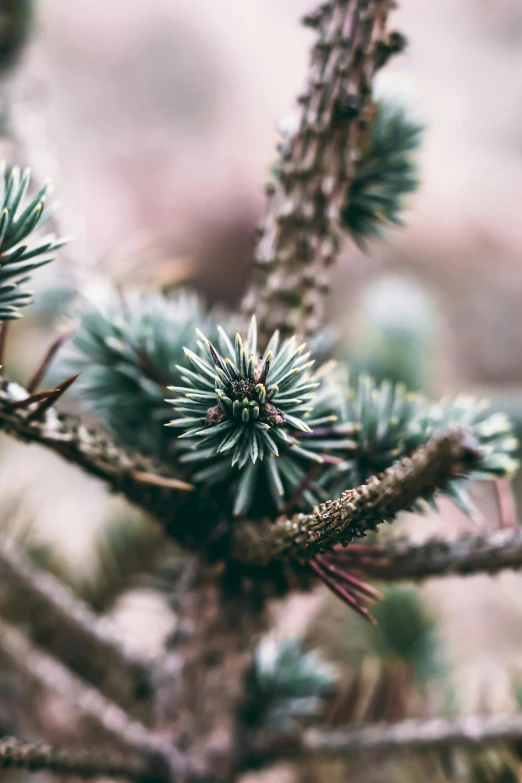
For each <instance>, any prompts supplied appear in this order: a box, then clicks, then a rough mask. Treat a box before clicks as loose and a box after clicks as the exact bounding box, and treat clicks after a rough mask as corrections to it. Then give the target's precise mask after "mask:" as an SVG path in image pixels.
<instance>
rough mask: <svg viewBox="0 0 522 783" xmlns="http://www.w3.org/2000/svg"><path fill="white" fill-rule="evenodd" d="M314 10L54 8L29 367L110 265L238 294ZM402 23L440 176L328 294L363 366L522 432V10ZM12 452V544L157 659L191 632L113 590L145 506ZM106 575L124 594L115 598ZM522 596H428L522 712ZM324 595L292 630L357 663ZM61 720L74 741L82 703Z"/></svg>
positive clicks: (430, 0)
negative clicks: (54, 241)
mask: <svg viewBox="0 0 522 783" xmlns="http://www.w3.org/2000/svg"><path fill="white" fill-rule="evenodd" d="M309 8H310V3H309V2H308V0H285V1H284V2H280V0H249V2H244V0H221V2H219V3H217V2H215V0H197V2H194V0H176V2H172V0H111V2H110V3H107V2H106V0H105V2H102V0H75V2H74V3H72V2H68V0H38V2H35V19H34V29H33V32H32V36H31V39H30V42H29V45H28V46H27V48H26V50H25V52H24V54H23V57H22V59H21V61H20V63H19V64H18V65H17V67H16V70H15V72H14V73H12V74H11V73H10V74H9V76H8V77H6V76H4V77H3V79H4V84H3V87H2V94H3V96H4V100H7V101H8V102H9V103H10V123H11V126H12V129H13V131H12V134H11V137H10V138H7V139H6V140H5V145H6V147H7V148H8V150H9V154H10V155H14V154H16V155H17V156H18V158H19V160H18V162H19V163H20V164H23V165H25V164H30V165H31V166H32V167H33V168H34V170H35V172H36V173H37V176H38V177H41V178H42V179H44V178H45V177H47V176H50V177H51V178H52V179H53V181H54V183H55V185H56V193H57V196H58V198H59V199H60V201H61V202H62V209H61V211H60V218H59V220H60V227H61V230H62V231H63V232H64V233H66V234H72V235H74V237H75V239H74V242H73V243H71V244H70V245H69V246H68V247H67V248H66V249H65V250H64V251H63V252H62V253H61V260H60V261H59V262H57V263H56V264H55V265H51V266H50V267H48V268H46V269H45V270H44V271H43V272H42V273H41V274H40V276H39V278H38V280H37V281H36V283H37V284H38V285H39V287H40V291H39V294H40V295H39V297H38V298H37V304H36V305H35V306H34V307H33V308H31V310H30V311H29V314H28V315H27V317H26V318H24V320H23V322H22V323H21V324H16V325H15V327H14V328H13V329H12V333H11V337H10V342H9V350H8V354H7V361H6V366H7V370H8V373H9V374H10V375H11V377H16V378H18V379H22V380H23V379H24V378H25V377H27V375H28V374H30V373H31V371H33V370H34V368H35V366H36V365H37V364H38V361H39V358H40V357H41V355H42V353H43V352H44V351H45V348H46V347H47V345H48V344H49V342H50V340H51V339H52V335H53V334H54V333H55V331H56V329H57V328H59V326H60V324H61V323H62V322H63V319H64V317H65V314H66V313H67V308H68V307H69V305H70V304H71V302H72V301H73V300H74V299H75V297H76V296H77V294H78V293H84V292H86V291H87V292H89V293H90V294H92V293H93V292H96V290H97V288H98V287H100V286H103V280H104V278H105V277H107V276H108V277H110V278H111V279H113V280H115V281H116V282H117V283H118V284H119V285H121V286H124V287H128V288H133V287H139V288H147V289H155V288H158V287H162V288H165V289H169V288H172V287H174V286H176V285H178V284H179V283H190V284H192V285H194V286H195V287H196V288H197V289H198V290H199V291H200V292H201V293H202V294H203V295H204V296H206V297H207V298H208V300H209V301H211V302H212V303H221V304H223V303H224V304H227V305H233V304H234V303H236V302H237V301H238V298H239V297H240V295H241V293H242V291H243V289H244V286H245V284H246V281H247V276H248V269H249V262H250V256H251V250H252V244H253V231H254V228H255V225H256V222H257V220H258V219H259V217H260V215H261V213H262V210H263V207H264V195H263V187H262V186H263V183H264V182H265V180H266V179H267V176H268V172H269V168H270V166H271V164H272V163H273V161H274V158H275V145H276V143H277V138H278V124H279V122H280V120H281V119H283V118H285V117H286V116H288V115H289V114H291V113H292V111H293V101H294V97H295V95H296V94H297V93H298V91H299V89H300V86H301V85H302V83H303V80H304V77H305V74H306V67H307V60H308V47H309V45H310V41H311V33H310V32H309V31H307V30H306V29H305V28H303V27H301V26H300V25H299V24H298V21H299V18H300V16H301V15H302V14H303V13H304V12H305V11H306V10H308V9H309ZM1 23H2V16H1V14H0V25H1ZM393 28H397V29H400V30H401V31H402V32H404V33H405V34H406V36H407V38H408V40H409V47H408V49H407V51H406V53H405V54H403V55H401V56H400V57H398V58H396V59H395V60H394V61H393V62H392V64H391V65H389V66H387V67H386V68H385V69H384V70H383V71H382V72H381V74H380V75H379V78H378V81H377V84H376V93H377V95H379V96H386V97H395V98H396V99H397V100H398V101H399V102H400V103H402V104H404V105H406V106H407V107H408V108H409V110H410V112H411V113H412V114H413V116H414V117H418V118H419V119H420V120H421V121H422V122H424V123H425V124H426V133H425V140H424V145H423V148H422V151H421V153H420V171H421V179H422V186H421V189H420V191H419V192H418V193H417V194H415V195H414V196H413V197H412V198H411V204H410V206H409V209H408V211H407V213H406V214H405V216H404V217H405V220H406V224H407V227H406V229H405V230H400V231H390V232H389V233H388V235H387V241H386V243H380V242H376V243H375V244H373V245H370V246H369V247H368V250H367V252H366V253H365V254H362V252H361V251H360V250H358V249H357V248H355V247H354V246H353V245H350V244H349V242H348V241H347V242H346V246H345V248H344V251H343V254H342V259H341V261H340V263H339V264H338V266H337V268H336V270H335V272H334V274H335V284H334V286H333V292H334V293H333V295H332V307H331V312H332V318H333V320H334V322H335V324H336V325H337V327H338V329H339V331H340V333H341V336H342V341H341V346H342V353H343V355H344V356H346V357H347V358H348V359H349V360H350V362H351V363H352V365H353V366H354V367H355V368H357V369H358V370H359V369H366V370H368V371H369V372H371V373H372V374H375V375H377V376H378V377H391V378H392V379H393V380H403V381H404V382H405V383H406V384H407V385H408V386H409V387H410V388H415V389H422V390H425V391H427V392H429V393H430V394H432V395H444V394H453V393H455V392H457V391H466V392H470V393H474V394H479V395H485V396H487V397H489V398H491V399H492V400H493V401H494V405H495V406H496V407H498V408H499V409H503V410H506V411H507V412H508V413H509V414H510V415H511V416H512V417H513V419H514V420H515V422H516V424H517V429H518V430H520V429H521V428H522V304H521V303H522V233H521V230H520V225H521V221H520V208H521V204H522V4H521V3H520V2H519V0H459V2H458V3H455V2H453V0H402V2H401V3H400V8H399V9H398V10H397V12H396V13H395V14H394V16H393ZM6 96H7V98H6ZM12 136H14V141H13V138H12ZM70 404H71V405H72V407H74V406H75V405H76V403H74V401H73V402H71V403H70ZM519 423H520V424H519ZM0 460H1V464H0V497H2V506H1V508H0V523H2V524H3V525H4V527H5V529H6V535H7V534H9V535H13V536H15V537H16V536H18V537H20V536H24V537H25V538H27V537H28V538H29V539H30V547H31V548H32V550H33V551H34V552H35V553H36V554H35V556H38V557H40V558H43V559H44V560H46V562H47V563H49V562H50V561H52V562H53V564H54V566H53V567H54V568H55V570H59V571H60V572H61V573H62V574H63V575H65V577H66V578H67V579H68V580H69V581H70V582H72V583H73V586H75V588H76V589H77V590H78V591H79V592H80V593H81V594H82V595H84V596H86V597H87V598H89V600H92V601H93V603H94V604H95V605H96V601H99V602H100V603H99V606H101V607H103V608H104V609H107V610H108V611H110V612H111V614H112V615H113V616H114V617H115V618H116V620H117V622H118V623H119V624H120V627H121V629H122V632H124V633H126V634H129V636H130V637H132V638H134V639H135V640H136V641H137V643H140V644H147V645H148V646H149V647H151V648H152V649H159V648H160V646H161V644H162V641H163V639H164V637H165V635H166V634H168V633H169V632H170V631H171V629H172V627H173V624H175V617H174V616H173V615H172V613H171V612H170V609H169V604H168V600H167V599H166V598H165V595H164V592H162V591H161V590H159V589H157V587H155V586H154V585H153V586H151V585H150V584H148V583H147V580H139V579H138V580H137V582H136V586H135V587H133V589H132V590H130V591H129V590H125V591H124V592H123V593H120V592H119V591H118V589H117V587H116V588H114V587H113V586H112V582H111V579H114V580H116V584H117V583H118V582H117V575H116V576H115V574H117V573H118V571H119V570H121V568H122V566H121V563H120V561H119V555H118V552H119V550H118V542H117V540H116V539H117V536H116V539H115V538H114V535H113V534H112V533H111V530H113V529H115V528H114V520H124V522H125V524H131V523H132V525H134V528H133V529H136V530H138V531H141V532H140V533H139V534H137V535H142V534H143V535H144V536H146V534H145V533H143V530H144V526H145V527H147V526H146V525H145V523H143V522H142V521H141V520H140V518H139V517H138V515H137V512H135V511H133V510H130V509H129V508H127V507H126V506H125V505H124V503H123V501H120V500H119V499H115V498H110V497H108V495H107V493H106V492H105V490H104V488H103V487H102V486H101V485H99V484H97V483H96V482H95V481H93V480H91V479H88V478H86V477H84V476H83V475H81V474H80V473H79V472H78V471H77V470H76V469H73V468H71V467H69V466H67V465H65V464H63V463H62V462H60V461H59V460H58V458H55V457H53V456H52V455H48V454H43V453H41V452H40V450H39V449H38V448H36V447H31V448H27V447H24V446H21V445H17V444H13V443H11V442H7V441H6V440H5V439H4V438H2V439H0ZM477 502H478V504H479V507H480V508H481V510H482V512H483V519H482V520H480V521H479V522H476V523H474V522H471V521H469V520H468V519H466V518H465V517H464V516H463V515H462V514H461V513H460V512H459V511H457V510H456V509H455V508H454V507H452V506H450V505H449V504H445V506H444V514H442V515H439V516H432V515H427V516H426V517H423V518H422V519H418V518H416V519H415V520H411V519H410V520H404V521H403V522H401V523H400V525H399V526H398V529H401V530H402V531H404V529H406V528H407V529H408V532H409V533H410V534H411V535H412V536H414V537H416V538H417V539H422V538H423V537H427V536H429V535H432V534H434V533H439V532H440V533H441V534H444V535H447V536H455V535H456V534H457V533H458V532H462V531H463V530H471V531H476V526H477V525H479V526H480V527H482V528H484V529H491V528H494V527H495V526H497V525H498V524H499V515H498V503H497V498H496V497H495V493H494V491H493V490H492V489H491V488H488V490H487V491H486V490H485V489H484V488H478V489H477ZM111 526H112V527H111ZM116 527H117V526H116ZM147 529H148V528H147ZM28 531H29V532H28ZM111 535H112V538H111ZM115 541H116V543H115ZM154 551H155V549H154V546H153V545H152V544H151V552H154ZM49 552H52V555H50V554H49ZM100 552H105V555H104V556H100ZM107 553H108V554H107ZM152 557H153V555H152V554H151V558H152ZM100 563H101V564H102V565H100ZM58 564H59V565H58ZM136 570H139V569H136ZM104 579H105V580H107V581H108V582H111V588H110V589H109V590H108V594H110V600H105V599H103V600H102V599H100V598H99V595H100V591H101V592H103V589H102V588H100V584H101V583H103V580H104ZM521 588H522V579H521V577H519V576H518V575H515V574H511V573H504V574H502V575H500V576H499V577H496V578H495V579H493V580H492V579H489V578H486V577H479V576H478V577H473V578H468V579H466V580H457V579H452V580H449V581H444V582H442V581H441V582H436V581H434V582H432V583H429V584H427V585H425V586H423V587H422V588H421V589H420V590H419V593H418V594H419V595H420V596H421V599H422V602H423V608H422V611H425V610H426V611H428V612H429V614H430V618H431V620H430V623H434V624H435V626H436V629H437V634H438V637H439V638H440V640H441V641H440V643H441V646H442V648H443V649H444V656H445V660H446V664H447V666H448V667H449V669H450V670H451V672H452V680H451V681H452V684H453V685H452V687H453V692H454V698H455V702H456V703H457V705H458V709H459V710H460V711H468V710H477V709H483V710H492V709H511V708H513V706H514V705H515V702H516V698H515V696H514V690H513V678H514V677H515V678H516V677H517V676H518V669H519V667H520V666H521V664H522V599H521V598H520V596H521V594H522V591H521ZM111 591H112V592H111ZM96 596H98V597H96ZM322 601H323V594H322V593H320V594H319V593H318V594H317V595H313V596H307V597H306V598H303V599H299V600H297V599H295V600H293V602H292V603H291V605H290V606H289V607H287V610H286V614H285V622H284V625H285V629H286V632H287V633H288V632H290V633H296V634H306V635H308V638H309V639H310V640H311V641H313V642H314V644H318V640H319V639H321V644H322V647H323V648H325V656H326V657H327V658H330V659H335V660H336V661H337V662H338V663H339V665H341V666H345V667H349V666H351V665H352V663H353V660H354V655H355V656H356V658H357V660H358V661H359V660H360V656H361V651H360V649H358V650H357V651H356V653H355V652H354V649H353V647H354V642H353V638H354V635H353V624H351V623H350V622H346V621H345V620H343V619H342V618H341V617H340V616H339V615H340V614H341V615H343V616H344V613H345V608H344V607H343V606H342V605H339V606H338V605H337V603H336V602H335V599H326V603H327V611H324V612H322V613H321V623H320V627H318V626H317V621H316V620H315V619H314V618H315V617H316V616H317V614H316V613H317V608H318V606H319V604H320V602H322ZM419 611H420V610H419ZM151 618H152V619H151ZM145 627H146V630H144V628H145ZM357 627H358V628H359V626H357ZM430 628H431V625H430ZM289 629H290V631H289ZM430 632H431V631H430ZM373 643H374V644H376V642H375V640H374V642H373ZM368 644H370V642H369V643H368ZM359 647H360V645H359ZM379 649H381V648H379ZM372 650H373V652H372V655H374V656H377V657H378V656H379V655H380V654H381V653H377V652H376V651H375V650H376V647H375V646H374V647H373V648H372ZM357 656H359V657H357ZM357 665H358V664H357ZM8 682H9V683H11V680H8ZM6 687H7V686H6ZM7 698H8V697H7V696H6V697H5V699H7ZM2 703H3V702H2V690H1V688H0V709H1V706H2ZM49 714H50V715H51V717H50V718H49V717H48V718H47V719H48V720H51V722H52V720H55V721H56V722H57V726H58V728H57V729H56V730H57V731H59V728H60V720H62V721H63V717H60V715H59V713H57V712H56V711H55V712H52V710H50V713H49ZM0 719H1V715H0ZM6 720H7V719H6ZM0 733H2V732H0ZM279 774H280V777H279V778H278V779H279V780H283V774H284V775H286V774H288V775H289V776H290V778H289V779H292V774H293V773H292V771H291V770H289V771H284V772H283V771H282V770H281V771H280V773H279Z"/></svg>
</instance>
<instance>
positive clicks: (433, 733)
mask: <svg viewBox="0 0 522 783" xmlns="http://www.w3.org/2000/svg"><path fill="white" fill-rule="evenodd" d="M521 738H522V715H475V716H471V715H470V716H467V717H465V718H461V719H460V720H457V721H454V722H453V721H447V720H442V719H435V720H429V721H415V720H407V721H403V722H400V723H396V724H390V725H387V724H377V725H374V726H366V727H363V728H360V729H339V730H330V729H328V730H322V729H308V730H307V731H305V732H304V733H303V735H302V739H301V740H300V741H298V745H299V747H298V748H297V747H296V751H297V752H298V753H299V755H306V754H313V755H321V756H337V757H339V756H343V757H344V756H349V755H354V754H360V753H363V752H364V753H368V752H369V751H372V752H376V753H377V752H378V753H383V754H384V753H398V752H404V751H406V752H410V753H411V752H416V751H431V750H440V749H443V748H448V747H460V748H468V749H473V748H481V747H483V746H486V745H494V744H496V745H498V744H500V745H502V744H505V743H509V742H513V741H520V739H521Z"/></svg>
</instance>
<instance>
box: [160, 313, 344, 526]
mask: <svg viewBox="0 0 522 783" xmlns="http://www.w3.org/2000/svg"><path fill="white" fill-rule="evenodd" d="M218 332H219V335H218V345H219V351H220V352H219V353H218V351H217V350H216V348H215V347H214V346H213V344H212V343H211V342H209V341H208V340H207V338H206V337H205V336H204V335H203V334H200V340H199V342H198V353H194V352H193V351H191V350H189V349H186V351H185V354H186V364H187V363H188V364H190V366H191V369H189V368H188V367H187V366H186V365H185V367H179V368H178V370H179V371H180V372H181V373H182V379H183V382H184V383H185V384H186V385H185V386H173V387H171V388H172V390H173V391H175V392H176V393H177V395H178V396H177V397H176V398H175V399H173V400H171V402H172V403H173V404H174V408H175V411H176V413H177V414H178V418H176V419H174V420H173V421H171V422H170V425H171V426H173V427H180V428H183V429H184V430H185V432H183V434H182V435H181V436H180V437H181V438H182V439H189V440H188V447H189V448H190V451H189V452H188V453H186V454H185V455H184V456H183V457H182V458H181V460H182V462H185V463H194V464H195V465H196V466H197V465H198V464H199V463H201V462H203V463H205V466H204V467H203V468H202V469H197V471H196V473H195V474H194V476H193V479H194V480H195V481H204V482H206V483H215V482H218V481H222V480H227V481H230V478H231V477H233V476H234V474H235V473H236V472H237V471H240V475H239V480H238V481H237V484H236V489H235V500H234V513H235V514H236V515H241V514H245V513H246V512H247V511H248V509H249V507H250V505H251V503H252V499H253V496H254V491H255V489H256V482H257V479H258V476H259V470H258V468H259V465H260V464H261V465H262V466H263V468H264V470H263V477H264V479H265V480H266V483H267V484H268V487H269V490H270V494H271V497H272V500H273V502H274V504H275V509H272V512H273V511H274V510H276V509H277V508H281V507H282V506H283V505H284V503H285V502H288V500H289V499H291V498H292V496H293V494H294V493H295V492H296V491H297V490H298V489H299V487H300V484H301V483H302V481H303V480H305V479H306V475H307V472H308V470H309V468H310V465H313V464H316V465H321V464H322V463H323V462H324V461H325V459H328V458H327V457H326V456H323V452H326V451H328V450H329V451H336V450H338V449H340V448H342V447H343V445H346V444H344V442H343V441H342V440H336V439H335V438H330V439H328V438H326V439H325V438H324V437H318V438H316V437H315V435H317V434H321V428H322V427H323V426H325V425H326V426H329V427H330V428H332V426H333V425H334V423H335V420H336V416H335V414H333V413H332V411H331V410H330V411H329V410H328V404H327V403H326V402H325V401H324V400H323V398H322V395H319V396H317V395H316V391H317V389H318V388H319V387H320V386H321V373H314V372H313V370H312V367H313V364H314V361H313V360H312V361H309V359H310V353H309V352H305V349H306V344H305V343H303V344H301V345H299V344H298V343H297V340H296V339H295V338H294V337H292V338H290V339H288V340H286V341H284V342H282V343H281V341H280V339H279V334H278V332H276V333H275V334H274V335H273V337H272V338H271V340H270V341H269V343H268V346H267V348H266V350H265V352H264V353H263V354H262V355H261V356H259V354H258V352H257V330H256V321H255V318H253V319H252V321H251V324H250V328H249V331H248V336H247V338H246V341H245V342H243V339H242V338H241V335H240V334H239V333H236V337H235V341H234V343H232V341H231V340H230V338H229V337H228V335H227V334H226V332H225V331H224V329H222V328H218ZM330 407H331V406H330ZM180 417H181V418H180ZM303 433H306V434H307V435H309V436H310V437H308V438H307V442H306V447H305V445H303V443H302V441H301V440H300V439H299V435H300V434H303ZM336 434H337V433H336ZM330 459H334V460H335V459H337V458H335V457H333V458H330ZM236 466H237V467H236ZM305 495H306V498H307V499H308V500H309V501H311V502H313V496H312V495H309V493H308V492H307V491H306V489H305Z"/></svg>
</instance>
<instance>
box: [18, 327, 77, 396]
mask: <svg viewBox="0 0 522 783" xmlns="http://www.w3.org/2000/svg"><path fill="white" fill-rule="evenodd" d="M75 328H76V324H73V325H71V326H69V327H68V328H67V329H64V330H63V331H62V332H61V333H60V334H59V335H58V337H56V339H55V340H54V341H53V342H52V343H51V345H50V346H49V348H48V350H47V351H46V353H45V355H44V357H43V359H42V361H41V362H40V364H39V365H38V367H37V369H36V371H35V373H34V375H33V377H32V378H31V380H30V381H29V383H28V384H27V391H28V392H29V394H34V392H35V391H36V390H37V389H38V387H39V385H40V384H41V382H42V381H43V379H44V376H45V374H46V372H47V370H48V369H49V367H50V364H51V362H52V360H53V359H54V357H55V356H56V354H57V353H58V351H59V350H60V348H61V347H62V345H63V344H64V342H65V341H66V340H67V338H68V337H70V335H71V334H72V333H73V332H74V330H75Z"/></svg>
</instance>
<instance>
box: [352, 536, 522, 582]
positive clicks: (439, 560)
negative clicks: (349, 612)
mask: <svg viewBox="0 0 522 783" xmlns="http://www.w3.org/2000/svg"><path fill="white" fill-rule="evenodd" d="M339 558H340V560H341V561H342V562H343V565H346V566H347V567H352V568H354V569H357V570H360V571H362V572H363V573H364V575H365V577H367V578H370V577H371V578H373V579H383V580H386V581H402V580H414V581H422V580H424V579H429V578H430V577H437V576H450V575H452V574H459V575H461V576H465V575H472V574H478V573H486V574H497V573H498V572H499V571H502V570H504V569H508V568H511V569H520V568H522V530H520V529H516V530H513V529H510V530H495V531H494V532H492V533H484V534H481V535H475V536H474V535H465V536H461V537H459V538H457V539H456V540H454V541H445V540H444V539H440V538H432V539H429V540H428V541H424V542H423V543H419V544H416V543H413V542H411V541H409V540H408V539H396V540H394V541H390V542H388V543H386V544H385V545H384V546H382V547H369V548H368V552H367V553H366V554H365V553H364V551H363V552H362V553H361V552H354V553H353V555H352V554H351V553H350V547H347V548H346V550H343V551H341V552H339Z"/></svg>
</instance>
